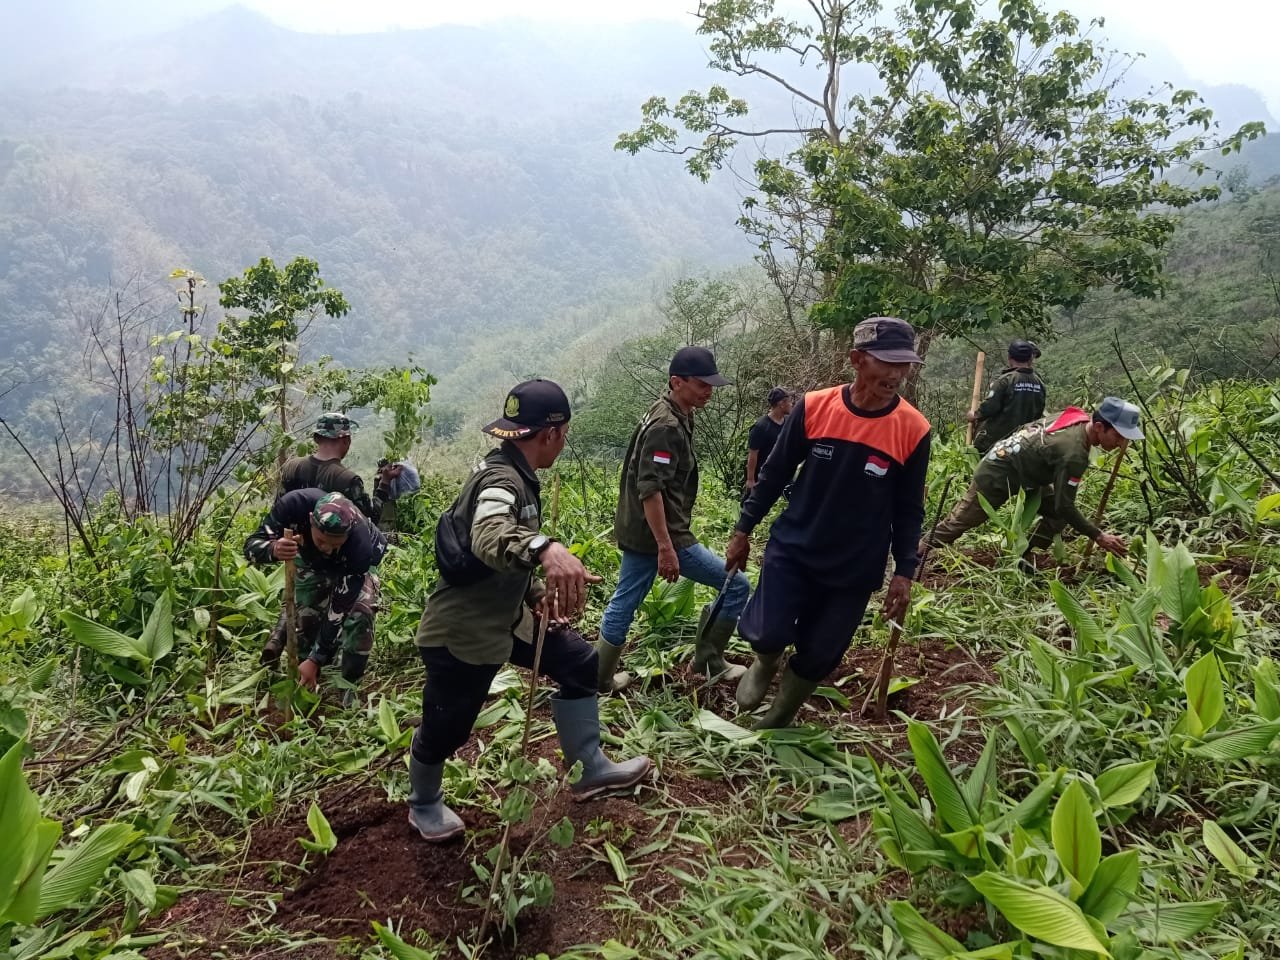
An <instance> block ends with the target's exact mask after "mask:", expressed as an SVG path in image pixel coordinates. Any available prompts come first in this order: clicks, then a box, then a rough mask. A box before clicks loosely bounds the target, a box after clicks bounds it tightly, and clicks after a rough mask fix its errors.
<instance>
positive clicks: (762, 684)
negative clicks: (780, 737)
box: [733, 653, 782, 712]
mask: <svg viewBox="0 0 1280 960" xmlns="http://www.w3.org/2000/svg"><path fill="white" fill-rule="evenodd" d="M781 663H782V654H780V653H757V654H756V658H755V660H753V661H751V667H750V668H749V669H748V670H747V672H746V673H745V674H744V675H743V677H742V679H741V680H739V681H738V689H737V690H736V691H734V694H733V698H734V699H735V700H737V701H738V709H739V710H742V711H744V712H745V711H748V710H754V709H755V708H756V707H758V706H760V704H762V703H764V695H765V694H766V693H768V692H769V684H771V683H772V682H773V678H774V675H775V674H776V673H777V672H778V665H779V664H781Z"/></svg>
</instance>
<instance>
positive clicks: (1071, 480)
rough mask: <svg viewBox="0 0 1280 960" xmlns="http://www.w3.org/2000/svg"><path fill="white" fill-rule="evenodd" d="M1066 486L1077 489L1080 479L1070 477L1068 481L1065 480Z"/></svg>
mask: <svg viewBox="0 0 1280 960" xmlns="http://www.w3.org/2000/svg"><path fill="white" fill-rule="evenodd" d="M1067 486H1068V487H1078V486H1080V478H1079V477H1070V478H1068V479H1067Z"/></svg>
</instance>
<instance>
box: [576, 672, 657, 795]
mask: <svg viewBox="0 0 1280 960" xmlns="http://www.w3.org/2000/svg"><path fill="white" fill-rule="evenodd" d="M551 716H552V717H553V718H554V720H555V723H556V734H557V735H558V736H559V737H560V749H561V750H562V751H563V752H564V763H565V766H566V767H572V766H573V765H574V764H575V763H577V762H578V761H579V760H580V761H582V778H581V779H580V780H579V781H578V782H577V783H575V784H573V785H571V786H570V787H569V790H570V793H571V794H572V796H573V799H574V800H590V799H592V798H593V797H600V796H604V795H605V794H608V793H614V792H617V791H622V790H629V789H631V788H632V787H634V786H635V785H636V784H637V783H639V782H640V781H641V780H643V779H644V778H645V776H647V775H648V773H649V771H650V770H651V769H653V761H652V760H650V759H649V758H648V757H634V758H632V759H631V760H624V761H623V762H622V763H614V762H613V761H612V760H610V759H609V758H608V757H606V756H605V755H604V752H603V751H602V750H601V749H600V701H599V699H598V698H596V697H580V698H578V699H576V700H560V699H558V698H555V697H553V698H552V699H551Z"/></svg>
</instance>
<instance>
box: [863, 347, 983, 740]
mask: <svg viewBox="0 0 1280 960" xmlns="http://www.w3.org/2000/svg"><path fill="white" fill-rule="evenodd" d="M978 356H979V360H978V365H979V366H981V365H982V360H981V357H982V355H981V354H979V355H978ZM954 477H955V475H954V474H948V475H947V480H946V483H944V484H943V486H942V496H941V497H939V498H938V509H937V510H936V511H935V512H934V517H933V526H932V527H930V528H929V536H930V537H932V536H933V531H934V530H937V529H938V524H939V523H941V522H942V510H943V508H944V507H945V506H946V503H947V494H948V493H949V492H950V491H951V481H952V480H953V479H954ZM931 549H933V545H932V544H931V543H930V542H929V540H928V539H926V540H925V544H924V551H923V552H922V553H921V555H920V556H919V557H918V558H917V561H916V575H915V576H914V577H913V578H912V580H911V582H912V583H915V582H916V581H918V580H919V579H920V575H921V574H922V573H923V572H924V562H925V560H926V559H928V556H929V551H930V550H931ZM910 603H911V601H910V598H908V600H907V604H908V606H910ZM901 619H903V620H906V619H907V617H906V614H905V613H904V614H903V615H902V617H901ZM901 640H902V624H900V623H895V624H894V625H893V629H892V630H890V631H889V645H888V646H887V647H885V651H884V656H883V657H882V658H881V659H880V675H879V676H878V677H877V678H876V712H875V715H874V716H875V719H876V720H881V721H882V720H884V718H885V716H886V715H887V714H888V711H889V682H890V681H891V680H892V679H893V661H894V658H895V657H896V656H897V653H898V643H899V641H901ZM863 709H864V710H865V709H866V706H865V703H864V705H863Z"/></svg>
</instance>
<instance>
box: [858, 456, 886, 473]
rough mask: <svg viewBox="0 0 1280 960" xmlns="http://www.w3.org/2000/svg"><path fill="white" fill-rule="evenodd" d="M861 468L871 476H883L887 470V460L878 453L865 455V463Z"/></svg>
mask: <svg viewBox="0 0 1280 960" xmlns="http://www.w3.org/2000/svg"><path fill="white" fill-rule="evenodd" d="M862 469H863V470H864V471H866V472H867V473H869V474H871V476H873V477H883V476H884V475H885V474H886V473H888V472H889V461H888V460H886V459H885V458H884V457H882V456H880V455H879V454H876V453H873V454H871V456H869V457H867V465H866V466H865V467H863V468H862Z"/></svg>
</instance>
